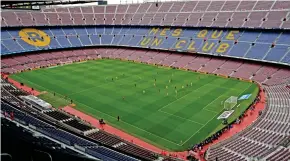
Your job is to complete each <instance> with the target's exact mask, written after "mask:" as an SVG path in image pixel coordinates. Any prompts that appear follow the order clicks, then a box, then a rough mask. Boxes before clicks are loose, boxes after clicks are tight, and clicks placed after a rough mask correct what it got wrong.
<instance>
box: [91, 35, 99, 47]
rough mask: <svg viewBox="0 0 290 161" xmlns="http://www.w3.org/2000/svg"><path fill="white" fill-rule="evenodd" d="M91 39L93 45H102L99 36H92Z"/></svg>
mask: <svg viewBox="0 0 290 161" xmlns="http://www.w3.org/2000/svg"><path fill="white" fill-rule="evenodd" d="M90 39H91V40H92V43H93V44H92V45H100V44H101V39H100V37H99V35H91V36H90Z"/></svg>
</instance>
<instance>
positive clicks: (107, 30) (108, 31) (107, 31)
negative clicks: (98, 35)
mask: <svg viewBox="0 0 290 161" xmlns="http://www.w3.org/2000/svg"><path fill="white" fill-rule="evenodd" d="M113 29H114V28H113V27H105V28H104V30H105V32H104V34H105V35H111V34H112V32H113Z"/></svg>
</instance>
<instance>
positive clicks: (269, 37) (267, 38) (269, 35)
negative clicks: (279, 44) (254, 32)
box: [256, 31, 280, 44]
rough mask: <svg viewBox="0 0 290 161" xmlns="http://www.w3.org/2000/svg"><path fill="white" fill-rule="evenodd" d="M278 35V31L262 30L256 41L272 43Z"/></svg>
mask: <svg viewBox="0 0 290 161" xmlns="http://www.w3.org/2000/svg"><path fill="white" fill-rule="evenodd" d="M279 35H280V33H279V32H276V33H275V32H266V31H264V32H262V34H261V35H260V36H259V38H258V39H257V41H256V42H263V43H269V44H272V43H273V42H275V40H276V38H277V37H278V36H279Z"/></svg>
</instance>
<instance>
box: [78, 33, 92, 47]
mask: <svg viewBox="0 0 290 161" xmlns="http://www.w3.org/2000/svg"><path fill="white" fill-rule="evenodd" d="M80 41H81V43H82V44H83V45H85V46H90V45H92V42H91V40H90V38H89V36H88V35H80Z"/></svg>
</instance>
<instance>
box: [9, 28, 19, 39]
mask: <svg viewBox="0 0 290 161" xmlns="http://www.w3.org/2000/svg"><path fill="white" fill-rule="evenodd" d="M8 32H9V34H10V35H11V36H12V37H13V38H19V30H9V31H8Z"/></svg>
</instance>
